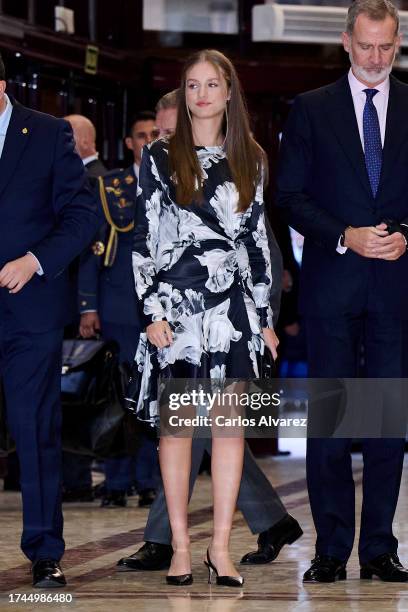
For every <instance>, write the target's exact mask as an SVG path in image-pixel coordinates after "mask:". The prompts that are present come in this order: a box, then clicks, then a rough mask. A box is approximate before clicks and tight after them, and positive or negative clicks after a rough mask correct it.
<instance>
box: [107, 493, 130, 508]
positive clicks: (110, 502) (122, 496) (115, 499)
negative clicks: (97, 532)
mask: <svg viewBox="0 0 408 612" xmlns="http://www.w3.org/2000/svg"><path fill="white" fill-rule="evenodd" d="M126 505H127V496H126V491H108V492H107V493H106V495H104V497H103V498H102V501H101V508H109V507H111V508H112V507H114V506H118V507H120V508H125V507H126Z"/></svg>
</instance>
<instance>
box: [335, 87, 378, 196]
mask: <svg viewBox="0 0 408 612" xmlns="http://www.w3.org/2000/svg"><path fill="white" fill-rule="evenodd" d="M326 93H327V105H326V109H327V115H328V118H329V121H330V123H331V125H332V128H333V130H334V132H335V134H336V137H337V140H338V141H339V143H340V145H341V147H342V148H343V150H344V153H345V154H346V156H347V157H348V158H349V160H350V162H351V164H352V166H353V167H354V169H355V171H356V173H357V175H358V177H359V179H360V181H361V182H362V184H363V186H364V187H365V189H366V190H367V191H368V193H369V194H370V196H371V197H372V192H371V187H370V182H369V179H368V174H367V169H366V165H365V157H364V151H363V147H362V145H361V139H360V133H359V131H358V125H357V118H356V113H355V110H354V104H353V98H352V96H351V91H350V86H349V83H348V77H347V75H346V76H344V77H342V78H341V79H340V80H339V81H337V82H336V83H334V84H333V85H332V86H330V87H328V88H327V89H326Z"/></svg>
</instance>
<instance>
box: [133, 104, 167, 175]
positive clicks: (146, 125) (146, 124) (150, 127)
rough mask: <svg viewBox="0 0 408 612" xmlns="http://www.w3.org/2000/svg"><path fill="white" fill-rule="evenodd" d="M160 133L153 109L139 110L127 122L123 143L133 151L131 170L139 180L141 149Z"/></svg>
mask: <svg viewBox="0 0 408 612" xmlns="http://www.w3.org/2000/svg"><path fill="white" fill-rule="evenodd" d="M159 135H160V130H159V129H158V128H157V125H156V115H155V113H154V112H153V111H140V112H139V113H137V114H136V115H134V116H133V118H132V119H131V121H130V123H129V128H128V135H127V136H126V138H125V144H126V146H127V148H128V149H129V151H132V153H133V171H134V173H135V176H136V178H137V180H139V169H140V164H141V161H142V149H143V147H144V146H145V145H146V144H150V143H151V142H153V140H156V138H158V137H159Z"/></svg>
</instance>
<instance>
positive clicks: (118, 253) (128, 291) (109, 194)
mask: <svg viewBox="0 0 408 612" xmlns="http://www.w3.org/2000/svg"><path fill="white" fill-rule="evenodd" d="M136 192H137V178H136V176H135V173H134V171H133V166H132V167H130V168H127V169H125V170H123V169H116V170H112V171H111V172H108V173H107V174H105V175H104V176H103V177H100V178H99V198H100V205H101V207H102V209H103V214H104V222H103V224H102V225H101V227H100V228H99V231H98V234H97V235H96V236H95V239H94V241H93V242H92V244H91V246H90V247H89V248H88V249H86V250H85V251H84V253H83V254H82V255H81V259H80V265H79V278H78V299H79V312H80V313H81V314H83V313H85V312H87V311H96V312H97V313H98V315H99V317H100V319H101V320H102V321H108V322H111V323H117V324H121V325H132V326H139V324H140V323H139V322H140V315H139V302H138V299H137V295H136V291H135V284H134V279H133V272H132V236H133V228H134V216H135V207H136Z"/></svg>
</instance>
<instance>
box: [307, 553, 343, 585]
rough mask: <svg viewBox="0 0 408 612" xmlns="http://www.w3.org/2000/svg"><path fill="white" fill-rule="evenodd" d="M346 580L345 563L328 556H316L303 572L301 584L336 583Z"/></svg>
mask: <svg viewBox="0 0 408 612" xmlns="http://www.w3.org/2000/svg"><path fill="white" fill-rule="evenodd" d="M346 578H347V572H346V561H340V560H339V559H336V558H335V557H329V556H328V555H321V556H319V555H318V556H317V557H316V558H315V559H313V561H312V565H311V566H310V567H309V569H308V570H307V572H305V574H304V576H303V582H336V580H345V579H346Z"/></svg>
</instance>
